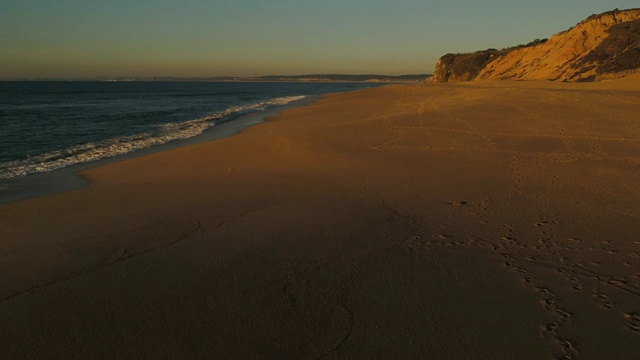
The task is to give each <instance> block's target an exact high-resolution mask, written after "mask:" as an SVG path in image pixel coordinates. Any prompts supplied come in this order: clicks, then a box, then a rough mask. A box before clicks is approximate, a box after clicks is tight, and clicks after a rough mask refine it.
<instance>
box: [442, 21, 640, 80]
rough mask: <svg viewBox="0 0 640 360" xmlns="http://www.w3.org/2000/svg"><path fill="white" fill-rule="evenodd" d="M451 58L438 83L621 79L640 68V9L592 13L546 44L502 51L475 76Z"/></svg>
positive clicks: (443, 62) (444, 62) (445, 62)
mask: <svg viewBox="0 0 640 360" xmlns="http://www.w3.org/2000/svg"><path fill="white" fill-rule="evenodd" d="M483 53H486V52H483ZM468 55H469V54H465V55H455V56H462V57H464V56H468ZM447 56H450V54H448V55H445V56H444V57H443V58H441V59H440V61H439V62H438V65H437V66H436V74H435V79H436V81H440V82H447V81H451V80H450V79H454V80H458V81H469V80H485V79H499V80H503V79H511V80H558V81H593V80H598V79H603V78H615V77H621V76H624V75H627V74H629V73H631V72H634V71H635V70H637V69H640V9H632V10H622V11H619V10H614V11H610V12H606V13H603V14H600V15H593V16H591V17H589V18H588V19H586V20H584V21H582V22H580V23H579V24H578V25H576V26H575V27H574V28H572V29H570V30H567V31H564V32H561V33H559V34H557V35H555V36H553V37H552V38H550V39H549V40H548V41H547V42H545V43H542V44H537V45H534V46H529V47H524V48H519V49H514V50H503V52H502V53H501V54H498V55H497V56H495V57H494V59H492V60H490V61H488V62H487V63H486V64H485V65H484V66H483V67H482V69H480V70H479V71H478V72H477V73H476V75H475V76H464V74H466V73H467V72H468V71H466V69H462V68H456V67H455V66H447V61H444V60H443V59H445V58H446V57H447ZM448 63H450V64H454V63H455V61H451V60H449V61H448Z"/></svg>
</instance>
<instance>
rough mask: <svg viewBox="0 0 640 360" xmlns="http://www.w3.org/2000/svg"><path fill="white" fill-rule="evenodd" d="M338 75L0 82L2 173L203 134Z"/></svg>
mask: <svg viewBox="0 0 640 360" xmlns="http://www.w3.org/2000/svg"><path fill="white" fill-rule="evenodd" d="M374 86H379V84H375V83H339V82H156V81H154V82H122V81H119V82H106V81H104V82H97V81H96V82H72V81H51V82H37V81H29V82H26V81H25V82H0V179H12V178H17V177H23V176H26V175H30V174H36V173H44V172H50V171H53V170H57V169H61V168H64V167H68V166H71V165H75V164H81V163H87V162H91V161H95V160H98V159H103V158H109V157H114V156H118V155H123V154H128V153H131V152H135V151H137V150H141V149H146V148H149V147H153V146H158V145H161V144H166V143H169V142H175V141H180V140H184V139H189V138H192V137H195V136H198V135H200V134H202V133H204V132H205V131H208V130H211V129H212V127H215V126H216V125H219V124H221V123H223V122H228V121H233V120H235V119H237V118H239V117H240V116H242V115H246V114H249V113H252V112H258V111H263V110H268V109H272V108H274V107H278V106H283V105H286V104H290V103H292V102H295V101H299V100H302V99H305V98H308V97H310V96H317V95H321V94H326V93H333V92H343V91H351V90H357V89H362V88H366V87H374Z"/></svg>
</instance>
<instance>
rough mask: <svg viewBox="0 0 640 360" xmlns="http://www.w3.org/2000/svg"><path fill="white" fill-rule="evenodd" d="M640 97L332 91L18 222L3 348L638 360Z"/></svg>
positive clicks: (33, 204)
mask: <svg viewBox="0 0 640 360" xmlns="http://www.w3.org/2000/svg"><path fill="white" fill-rule="evenodd" d="M638 80H640V79H638ZM638 80H634V81H626V82H625V81H622V82H610V83H607V84H603V85H589V86H587V87H583V86H582V85H573V84H569V85H566V84H547V83H544V82H541V83H535V84H534V83H518V82H509V83H506V82H504V83H485V84H475V85H474V84H462V85H455V86H451V85H449V84H446V85H438V84H420V85H392V86H384V87H379V88H372V89H365V90H360V91H354V92H346V93H337V94H329V95H324V96H322V97H321V98H319V99H318V100H316V101H313V102H310V103H309V104H307V105H306V106H298V107H293V108H291V109H288V110H287V111H282V112H279V113H278V114H276V115H274V116H271V117H269V120H268V121H266V122H264V123H262V124H261V126H253V127H250V128H247V129H244V130H243V131H242V134H241V136H230V137H225V138H222V139H219V140H216V141H207V142H201V143H198V144H194V145H191V146H186V147H180V148H177V149H173V150H171V151H163V152H157V153H154V154H150V155H149V156H144V157H137V158H133V159H130V160H127V161H118V162H114V163H111V164H107V165H104V166H100V167H93V168H91V169H87V170H85V171H83V172H82V176H84V177H85V178H86V179H88V180H90V181H92V184H91V186H87V187H84V188H81V189H78V190H75V191H69V192H65V193H58V194H52V195H49V196H43V197H37V198H31V199H27V200H24V201H20V202H14V203H10V204H5V205H1V206H0V270H2V271H0V274H2V275H0V278H1V280H2V281H0V299H1V300H2V301H0V315H1V316H2V318H3V319H4V321H5V323H6V326H4V327H2V328H1V329H0V347H2V348H3V349H5V351H6V354H7V356H9V357H14V358H42V357H54V358H70V357H78V356H81V357H85V358H92V357H95V358H104V357H108V358H131V359H136V358H141V357H142V358H157V357H176V358H177V357H182V358H184V357H186V358H212V357H224V358H321V357H326V358H336V359H338V358H354V357H364V358H374V357H385V358H386V357H388V358H393V357H407V358H411V357H416V358H476V359H495V358H562V357H571V358H576V357H584V358H610V357H615V358H633V357H634V356H635V355H636V354H638V353H640V342H638V341H637V340H638V336H639V335H640V332H639V331H638V329H639V328H640V309H639V308H638V304H639V302H638V300H639V299H640V241H639V240H640V239H638V234H640V221H638V220H639V219H640V190H639V189H638V186H637V184H638V183H640V172H638V166H640V122H639V121H638V117H637V114H638V112H639V111H640V81H638ZM113 344H118V345H119V346H117V347H114V346H113ZM52 349H53V350H52ZM47 355H49V356H47Z"/></svg>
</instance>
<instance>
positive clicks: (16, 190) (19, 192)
mask: <svg viewBox="0 0 640 360" xmlns="http://www.w3.org/2000/svg"><path fill="white" fill-rule="evenodd" d="M355 91H357V90H355ZM321 96H322V95H314V96H308V97H306V98H304V99H301V100H297V101H293V102H291V103H289V104H286V105H282V106H277V107H274V108H272V109H268V110H260V111H256V112H253V113H249V114H245V115H241V116H239V117H237V118H234V119H232V120H227V121H224V122H221V123H219V124H216V125H214V126H211V127H210V128H208V129H207V130H205V131H204V132H203V133H202V134H199V135H196V136H194V137H191V138H188V139H182V140H175V141H170V142H168V143H165V144H161V145H156V146H151V147H148V148H144V149H139V150H135V151H132V152H130V153H126V154H122V155H117V156H112V157H106V158H102V159H98V160H93V161H89V162H86V163H80V164H74V165H71V166H67V167H64V168H60V169H56V170H54V171H50V172H43V173H35V174H29V175H26V176H21V177H15V178H11V179H6V180H5V179H0V205H2V204H10V203H12V202H16V201H21V200H26V199H30V198H34V197H40V196H46V195H51V194H56V193H62V192H66V191H72V190H76V189H80V188H82V187H85V186H88V185H90V184H91V182H90V181H89V180H87V179H86V178H84V177H83V176H82V175H80V174H79V173H81V172H83V171H85V170H89V169H92V168H95V167H99V166H104V165H108V164H113V163H116V162H120V161H127V160H130V159H135V158H138V157H143V156H147V155H151V154H155V153H158V152H164V151H171V150H173V149H179V148H182V147H185V146H191V145H195V144H199V143H203V142H207V141H215V140H219V139H223V138H226V137H229V136H234V135H238V134H239V133H241V132H242V131H243V130H244V129H247V128H249V127H252V126H254V125H257V124H260V123H263V122H265V121H268V118H269V117H271V116H274V115H276V114H278V113H280V112H282V111H286V110H288V109H291V108H295V107H298V106H305V105H307V104H309V103H311V102H313V101H316V100H317V99H318V98H320V97H321Z"/></svg>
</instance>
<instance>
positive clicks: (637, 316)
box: [624, 311, 640, 332]
mask: <svg viewBox="0 0 640 360" xmlns="http://www.w3.org/2000/svg"><path fill="white" fill-rule="evenodd" d="M624 319H625V320H626V321H627V326H629V329H631V331H635V332H640V311H631V312H628V313H626V314H624Z"/></svg>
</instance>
